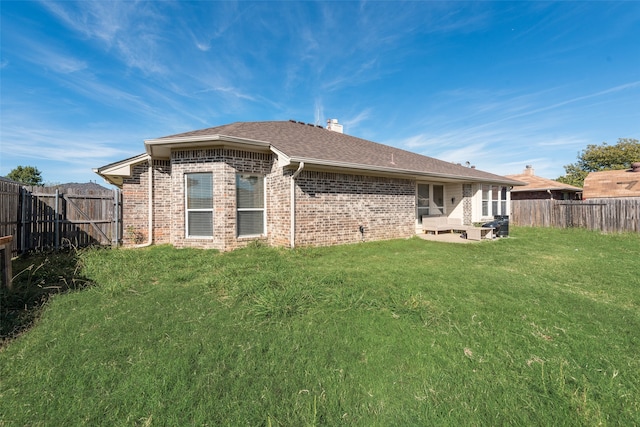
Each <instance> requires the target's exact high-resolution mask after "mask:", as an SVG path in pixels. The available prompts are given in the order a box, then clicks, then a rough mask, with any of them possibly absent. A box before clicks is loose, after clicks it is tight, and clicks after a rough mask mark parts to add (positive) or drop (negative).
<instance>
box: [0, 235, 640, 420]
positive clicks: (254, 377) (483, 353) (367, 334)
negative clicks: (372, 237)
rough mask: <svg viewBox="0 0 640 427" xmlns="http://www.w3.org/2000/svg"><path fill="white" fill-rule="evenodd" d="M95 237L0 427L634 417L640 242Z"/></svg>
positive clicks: (601, 238) (5, 397)
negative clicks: (136, 243) (175, 244)
mask: <svg viewBox="0 0 640 427" xmlns="http://www.w3.org/2000/svg"><path fill="white" fill-rule="evenodd" d="M511 234H512V237H510V238H508V239H502V240H500V241H495V242H483V243H480V244H469V245H458V244H447V243H439V242H428V241H424V240H421V239H417V238H415V239H410V240H395V241H387V242H373V243H363V244H357V245H349V246H338V247H331V248H310V249H298V250H294V251H291V250H283V249H270V248H264V247H253V248H248V249H243V250H238V251H235V252H231V253H225V254H220V253H217V252H215V251H203V250H191V249H181V250H177V249H173V248H171V247H167V246H158V247H150V248H146V249H138V250H124V249H120V250H90V251H86V252H81V253H80V254H79V255H78V256H79V260H80V265H81V266H82V270H81V271H78V275H79V276H81V277H82V280H83V281H84V280H88V281H91V282H93V283H94V285H92V286H89V287H86V288H84V289H83V290H79V291H73V292H67V293H64V294H60V295H56V296H54V297H53V298H51V299H50V300H49V302H48V303H47V304H46V306H45V308H44V309H43V311H42V314H41V316H40V318H39V319H38V320H37V321H36V323H35V325H34V327H33V328H31V329H30V330H29V331H28V332H27V333H24V334H23V335H21V336H19V337H18V338H16V339H15V340H13V341H11V342H9V343H7V344H6V345H5V346H4V347H3V348H2V349H1V350H0V426H14V425H16V426H22V425H30V426H40V425H42V426H45V425H46V426H49V425H92V426H93V425H105V426H116V425H145V426H149V425H151V426H153V425H163V426H164V425H171V426H185V425H234V426H235V425H247V426H261V425H262V426H314V425H329V426H334V425H359V426H390V425H407V426H408V425H505V424H511V425H545V426H547V425H554V426H556V425H576V426H579V425H624V426H631V425H639V424H640V236H638V235H630V234H623V235H601V234H598V233H594V232H589V231H585V230H576V229H571V230H557V229H540V228H514V227H512V230H511Z"/></svg>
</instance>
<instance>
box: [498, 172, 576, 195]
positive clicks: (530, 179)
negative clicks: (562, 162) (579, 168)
mask: <svg viewBox="0 0 640 427" xmlns="http://www.w3.org/2000/svg"><path fill="white" fill-rule="evenodd" d="M506 177H507V178H510V179H515V180H517V181H522V182H524V183H526V184H527V185H524V186H522V187H516V188H514V189H513V190H511V191H513V192H521V191H547V190H560V191H562V190H565V191H582V188H580V187H574V186H573V185H569V184H564V183H562V182H558V181H554V180H552V179H547V178H542V177H541V176H536V175H531V174H526V173H521V174H516V175H506Z"/></svg>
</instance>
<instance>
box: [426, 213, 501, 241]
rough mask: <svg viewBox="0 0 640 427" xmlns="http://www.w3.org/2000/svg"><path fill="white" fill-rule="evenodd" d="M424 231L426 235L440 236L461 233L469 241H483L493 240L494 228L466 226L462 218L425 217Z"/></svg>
mask: <svg viewBox="0 0 640 427" xmlns="http://www.w3.org/2000/svg"><path fill="white" fill-rule="evenodd" d="M422 231H424V232H425V233H433V234H439V233H440V232H447V233H452V232H454V231H460V232H462V233H464V235H465V236H466V238H467V239H469V240H482V239H491V238H493V228H491V227H475V226H473V225H464V224H462V220H461V219H460V218H449V217H447V216H443V215H438V216H423V217H422Z"/></svg>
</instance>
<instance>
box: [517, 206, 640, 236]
mask: <svg viewBox="0 0 640 427" xmlns="http://www.w3.org/2000/svg"><path fill="white" fill-rule="evenodd" d="M509 221H510V222H511V223H512V224H513V225H516V226H531V227H556V228H570V227H582V228H587V229H590V230H600V231H602V232H604V233H622V232H632V233H638V232H640V198H625V199H622V198H618V199H614V198H611V199H590V200H585V201H582V200H512V201H511V215H510V219H509Z"/></svg>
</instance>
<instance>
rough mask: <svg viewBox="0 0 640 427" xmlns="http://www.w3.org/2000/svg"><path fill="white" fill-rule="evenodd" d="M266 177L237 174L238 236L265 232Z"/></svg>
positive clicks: (257, 234) (258, 234)
mask: <svg viewBox="0 0 640 427" xmlns="http://www.w3.org/2000/svg"><path fill="white" fill-rule="evenodd" d="M264 191H265V189H264V177H262V176H257V175H247V174H240V173H239V174H237V175H236V201H237V207H238V215H237V227H238V237H243V236H260V235H263V234H265V231H264V226H265V208H264V199H265V197H264Z"/></svg>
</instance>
